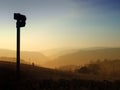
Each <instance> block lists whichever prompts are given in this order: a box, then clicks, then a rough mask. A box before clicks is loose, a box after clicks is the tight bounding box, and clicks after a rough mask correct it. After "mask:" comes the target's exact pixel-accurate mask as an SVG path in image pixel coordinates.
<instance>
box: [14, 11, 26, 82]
mask: <svg viewBox="0 0 120 90" xmlns="http://www.w3.org/2000/svg"><path fill="white" fill-rule="evenodd" d="M14 19H15V20H17V22H16V28H17V54H16V59H17V60H16V61H17V62H16V74H17V80H19V79H20V27H24V26H25V24H26V22H25V21H26V16H25V15H22V14H20V13H14Z"/></svg>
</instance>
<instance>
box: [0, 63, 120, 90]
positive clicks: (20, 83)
mask: <svg viewBox="0 0 120 90" xmlns="http://www.w3.org/2000/svg"><path fill="white" fill-rule="evenodd" d="M0 90H120V80H114V81H108V80H101V81H100V80H88V79H86V80H85V79H81V78H79V76H78V75H73V74H70V73H65V72H61V71H57V70H52V69H47V68H42V67H36V66H31V65H25V64H22V65H21V78H20V79H19V80H17V79H16V73H15V63H10V62H0Z"/></svg>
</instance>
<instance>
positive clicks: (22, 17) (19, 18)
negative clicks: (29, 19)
mask: <svg viewBox="0 0 120 90" xmlns="http://www.w3.org/2000/svg"><path fill="white" fill-rule="evenodd" d="M14 19H15V20H17V27H24V26H25V24H26V22H25V21H26V16H25V15H21V14H20V13H14Z"/></svg>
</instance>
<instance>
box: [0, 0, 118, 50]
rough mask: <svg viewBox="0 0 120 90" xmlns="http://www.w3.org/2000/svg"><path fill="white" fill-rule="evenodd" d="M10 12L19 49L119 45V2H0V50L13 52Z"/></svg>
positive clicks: (63, 0) (47, 0) (99, 0)
mask: <svg viewBox="0 0 120 90" xmlns="http://www.w3.org/2000/svg"><path fill="white" fill-rule="evenodd" d="M14 12H19V13H21V14H25V15H26V16H27V24H26V27H24V28H21V49H22V50H27V51H41V50H44V49H52V48H63V47H67V48H74V47H75V48H85V47H107V46H108V47H119V46H120V0H0V48H4V49H14V50H15V49H16V28H15V23H16V21H15V20H14V19H13V13H14Z"/></svg>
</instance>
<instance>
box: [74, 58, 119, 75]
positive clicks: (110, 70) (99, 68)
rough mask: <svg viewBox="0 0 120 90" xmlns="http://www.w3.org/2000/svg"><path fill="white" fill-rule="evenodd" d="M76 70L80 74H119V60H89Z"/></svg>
mask: <svg viewBox="0 0 120 90" xmlns="http://www.w3.org/2000/svg"><path fill="white" fill-rule="evenodd" d="M76 71H77V72H79V73H82V74H94V75H107V76H108V75H109V76H117V77H119V76H120V60H119V59H115V60H107V59H105V60H103V61H102V60H97V61H94V62H90V63H89V64H86V65H84V66H82V67H80V68H79V69H76Z"/></svg>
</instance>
